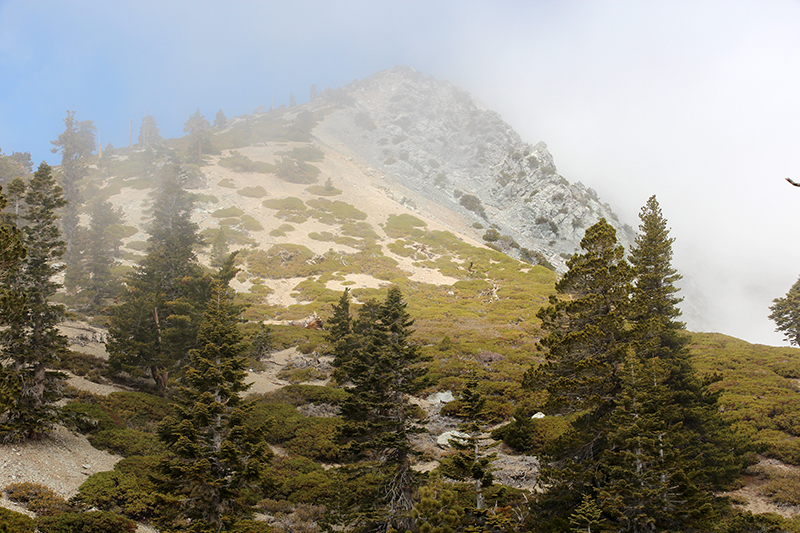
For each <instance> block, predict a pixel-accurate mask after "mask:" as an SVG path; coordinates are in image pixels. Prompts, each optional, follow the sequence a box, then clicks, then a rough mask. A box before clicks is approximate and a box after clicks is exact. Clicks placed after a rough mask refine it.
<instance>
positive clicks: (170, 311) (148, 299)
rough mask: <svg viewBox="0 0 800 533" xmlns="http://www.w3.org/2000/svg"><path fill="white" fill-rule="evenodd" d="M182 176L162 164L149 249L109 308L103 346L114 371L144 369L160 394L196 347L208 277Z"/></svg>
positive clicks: (137, 373) (190, 203) (208, 289)
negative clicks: (197, 249) (200, 259)
mask: <svg viewBox="0 0 800 533" xmlns="http://www.w3.org/2000/svg"><path fill="white" fill-rule="evenodd" d="M184 179H185V178H184V177H183V175H182V174H181V173H180V171H179V168H178V167H177V166H168V167H167V168H166V170H165V174H164V176H163V177H162V183H161V186H160V187H159V191H158V194H157V196H156V199H155V202H154V205H153V222H152V224H151V227H150V238H149V239H148V242H149V243H150V248H149V249H148V253H147V256H146V257H145V258H144V259H143V260H142V262H141V264H140V265H139V266H138V267H137V269H136V271H135V272H134V273H133V274H131V275H130V276H129V277H128V278H127V280H126V285H127V289H126V290H125V291H124V292H123V294H122V296H121V297H120V299H121V303H120V304H119V305H117V306H115V307H114V308H113V309H112V310H111V320H110V322H111V326H110V328H109V343H108V345H107V346H106V349H107V350H108V353H109V364H110V366H111V368H112V370H113V371H117V372H119V371H126V372H129V373H132V374H133V375H140V374H141V372H142V371H143V370H145V369H146V371H147V372H149V374H150V377H151V378H152V379H153V380H154V381H155V383H156V385H157V387H158V390H159V391H160V392H161V393H162V394H163V393H164V392H165V391H166V387H167V382H168V380H169V374H170V371H171V370H172V369H174V368H178V367H179V365H180V362H181V361H183V360H184V359H185V356H186V354H187V353H188V352H189V350H190V349H192V348H194V347H195V342H196V337H197V328H198V327H199V324H200V322H201V319H202V313H203V310H204V306H205V303H206V302H207V300H208V298H209V297H210V288H211V282H212V279H211V277H210V276H208V275H205V274H204V273H203V271H202V268H201V267H200V264H199V263H198V261H197V256H196V254H195V251H194V249H195V246H197V245H198V244H199V242H200V237H199V235H198V233H197V225H196V224H194V223H193V222H192V221H191V212H192V200H191V198H190V197H189V195H188V194H187V193H186V191H185V190H184V189H183V181H184ZM223 268H225V267H223Z"/></svg>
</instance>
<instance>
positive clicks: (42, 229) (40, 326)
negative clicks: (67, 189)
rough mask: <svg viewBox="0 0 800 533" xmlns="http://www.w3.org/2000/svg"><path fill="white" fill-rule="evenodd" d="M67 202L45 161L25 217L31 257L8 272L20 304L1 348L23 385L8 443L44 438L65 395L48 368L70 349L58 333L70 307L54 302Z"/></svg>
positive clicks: (10, 315)
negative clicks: (56, 403) (61, 226)
mask: <svg viewBox="0 0 800 533" xmlns="http://www.w3.org/2000/svg"><path fill="white" fill-rule="evenodd" d="M65 203H66V201H65V200H64V197H63V195H62V189H61V187H59V186H58V185H56V182H55V180H54V179H53V176H52V173H51V170H50V167H49V166H48V165H47V164H46V163H42V164H41V165H40V166H39V169H38V170H37V171H36V173H34V175H33V178H32V179H31V181H30V183H29V184H28V188H27V192H26V194H25V207H26V209H25V212H24V214H23V215H22V217H21V221H22V222H23V224H24V225H23V226H22V228H21V231H20V235H21V240H22V244H23V246H24V247H25V250H26V252H27V255H26V256H25V259H24V260H23V261H21V262H20V263H19V264H18V265H17V266H16V268H14V269H9V270H7V271H5V272H3V275H4V279H3V280H2V281H3V286H4V287H6V290H7V291H8V293H7V294H8V297H9V298H12V299H13V300H14V302H15V304H16V305H14V306H13V307H9V308H4V309H3V317H2V321H3V323H4V324H5V325H6V326H7V327H6V328H5V329H4V330H2V332H0V346H2V351H3V355H4V357H6V358H9V359H11V360H12V363H11V368H12V369H13V371H14V373H15V374H16V376H17V377H18V379H19V382H20V395H19V398H18V399H17V401H16V404H15V405H14V407H12V408H11V409H10V411H9V413H8V426H9V427H10V428H11V429H10V431H9V432H6V433H5V435H4V437H5V439H6V440H9V439H12V440H15V439H21V438H38V437H41V436H42V435H44V434H45V433H47V432H48V431H49V429H50V427H51V425H52V423H53V422H54V421H55V420H56V411H55V408H54V407H53V405H52V402H54V401H55V400H57V399H58V397H59V388H58V387H57V386H56V382H57V381H58V379H59V377H60V374H57V373H53V372H47V370H46V367H47V365H49V364H51V363H52V362H53V361H55V360H57V359H59V358H60V357H61V356H62V355H64V353H65V352H66V349H67V348H66V347H67V339H66V337H65V336H64V335H62V334H61V333H60V332H59V331H58V329H57V326H58V324H59V323H60V322H61V321H62V320H63V319H64V308H63V306H61V305H56V304H53V303H51V302H50V298H51V297H52V296H53V295H54V294H55V293H56V291H57V290H58V289H59V288H60V287H61V285H60V284H59V283H58V282H56V281H55V280H54V278H55V277H56V275H57V274H58V273H60V272H61V271H63V269H64V267H63V265H62V264H60V260H61V258H62V256H63V255H64V249H65V244H64V241H62V240H61V238H60V237H61V234H60V232H59V229H58V226H57V224H56V221H57V220H58V215H57V214H56V213H57V211H58V210H59V209H61V208H62V207H64V205H65Z"/></svg>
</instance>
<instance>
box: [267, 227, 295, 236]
mask: <svg viewBox="0 0 800 533" xmlns="http://www.w3.org/2000/svg"><path fill="white" fill-rule="evenodd" d="M290 231H294V226H292V225H290V224H281V225H280V226H278V227H277V228H275V229H273V230H272V231H270V232H269V234H270V235H271V236H273V237H286V234H287V233H289V232H290Z"/></svg>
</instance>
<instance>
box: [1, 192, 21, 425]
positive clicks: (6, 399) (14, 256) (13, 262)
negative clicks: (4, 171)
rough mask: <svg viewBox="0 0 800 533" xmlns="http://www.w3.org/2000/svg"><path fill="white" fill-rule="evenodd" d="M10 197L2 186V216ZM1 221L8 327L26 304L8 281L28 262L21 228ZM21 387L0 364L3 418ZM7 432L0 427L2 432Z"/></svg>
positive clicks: (4, 309)
mask: <svg viewBox="0 0 800 533" xmlns="http://www.w3.org/2000/svg"><path fill="white" fill-rule="evenodd" d="M6 203H7V202H6V198H5V196H3V194H2V187H0V213H1V212H2V210H3V209H5V207H6ZM2 220H3V218H0V281H2V282H3V284H2V285H0V324H2V325H3V326H7V325H8V324H9V322H10V321H13V320H15V316H16V313H18V312H19V311H20V310H21V308H22V307H23V305H24V303H25V302H24V297H23V296H22V295H20V294H15V293H14V291H13V290H11V288H10V287H8V286H7V285H6V284H5V282H6V280H8V279H9V276H11V275H13V274H14V272H16V270H17V268H18V265H19V264H20V262H21V261H22V260H23V259H25V247H24V246H23V245H22V240H21V238H20V231H19V229H18V228H17V227H16V226H14V225H12V224H10V223H6V222H3V221H2ZM19 393H20V385H19V380H18V379H17V377H16V375H15V373H14V372H13V370H12V369H11V368H7V367H6V366H5V365H2V364H0V415H2V414H3V413H5V412H6V411H7V410H8V409H10V408H11V407H13V406H14V404H15V403H16V401H17V398H18V397H19ZM2 431H4V429H3V428H0V432H2Z"/></svg>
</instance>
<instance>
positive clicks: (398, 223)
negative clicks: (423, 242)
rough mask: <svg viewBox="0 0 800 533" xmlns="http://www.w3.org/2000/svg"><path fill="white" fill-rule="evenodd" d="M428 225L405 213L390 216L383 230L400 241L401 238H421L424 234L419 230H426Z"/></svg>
mask: <svg viewBox="0 0 800 533" xmlns="http://www.w3.org/2000/svg"><path fill="white" fill-rule="evenodd" d="M427 225H428V224H426V223H425V222H423V221H422V220H420V219H418V218H417V217H415V216H413V215H409V214H406V213H403V214H401V215H389V218H388V219H387V220H386V224H385V225H384V227H383V229H384V231H385V232H386V234H387V235H388V236H390V237H394V238H396V239H399V238H401V237H421V236H422V235H424V233H423V231H422V230H420V229H419V228H424V227H426V226H427Z"/></svg>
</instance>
